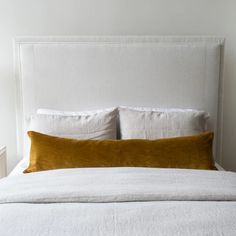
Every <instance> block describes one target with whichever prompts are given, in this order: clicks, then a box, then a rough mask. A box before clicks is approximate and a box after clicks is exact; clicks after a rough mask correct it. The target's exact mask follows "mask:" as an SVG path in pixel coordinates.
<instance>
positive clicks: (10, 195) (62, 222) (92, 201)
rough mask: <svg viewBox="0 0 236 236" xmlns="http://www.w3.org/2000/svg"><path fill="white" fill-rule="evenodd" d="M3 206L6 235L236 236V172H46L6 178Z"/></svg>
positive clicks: (1, 225) (0, 186) (1, 188)
mask: <svg viewBox="0 0 236 236" xmlns="http://www.w3.org/2000/svg"><path fill="white" fill-rule="evenodd" d="M0 203H1V204H0V235H4V236H7V235H11V236H12V235H109V236H110V235H122V236H123V235H236V224H235V222H236V173H233V172H225V171H201V170H183V169H182V170H181V169H151V168H93V169H90V168H88V169H64V170H54V171H45V172H38V173H31V174H26V175H19V176H11V177H8V178H5V179H2V180H1V181H0ZM13 221H14V224H13V223H12V222H13ZM3 233H4V234H3Z"/></svg>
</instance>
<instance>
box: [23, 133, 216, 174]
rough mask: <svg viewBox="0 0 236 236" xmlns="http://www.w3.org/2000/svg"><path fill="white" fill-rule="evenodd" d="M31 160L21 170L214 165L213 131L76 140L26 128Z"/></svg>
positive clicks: (208, 166)
mask: <svg viewBox="0 0 236 236" xmlns="http://www.w3.org/2000/svg"><path fill="white" fill-rule="evenodd" d="M28 135H29V137H30V139H31V150H30V164H29V167H28V168H27V169H26V170H25V171H24V173H30V172H35V171H43V170H52V169H61V168H79V167H160V168H188V169H207V170H213V169H215V166H214V161H213V155H212V142H213V133H211V132H207V133H202V134H199V135H195V136H188V137H177V138H167V139H158V140H143V139H140V140H139V139H131V140H75V139H67V138H61V137H54V136H49V135H45V134H41V133H37V132H33V131H29V132H28Z"/></svg>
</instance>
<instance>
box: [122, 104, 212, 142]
mask: <svg viewBox="0 0 236 236" xmlns="http://www.w3.org/2000/svg"><path fill="white" fill-rule="evenodd" d="M208 118H209V114H208V113H206V112H204V111H198V110H192V109H158V108H130V107H120V108H119V120H120V133H121V139H159V138H168V137H179V136H188V135H195V134H198V133H201V132H204V131H206V128H207V119H208Z"/></svg>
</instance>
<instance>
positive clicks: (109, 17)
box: [0, 0, 236, 170]
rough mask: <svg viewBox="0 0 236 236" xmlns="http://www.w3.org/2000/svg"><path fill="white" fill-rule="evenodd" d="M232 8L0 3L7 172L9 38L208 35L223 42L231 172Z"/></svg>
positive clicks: (0, 98) (156, 1)
mask: <svg viewBox="0 0 236 236" xmlns="http://www.w3.org/2000/svg"><path fill="white" fill-rule="evenodd" d="M233 7H234V8H233ZM235 7H236V6H235V1H234V0H225V1H222V0H197V1H196V0H177V1H173V0H100V1H96V0H60V1H58V0H40V1H39V0H21V1H18V0H10V1H9V0H0V145H6V146H7V148H8V164H9V166H8V169H9V170H11V169H12V168H13V166H14V165H15V164H16V156H15V155H16V154H15V153H16V135H15V105H14V104H15V83H14V77H13V47H12V38H14V37H15V36H31V35H37V36H38V35H143V34H149V35H205V34H207V35H219V36H222V35H223V36H224V35H225V36H226V39H227V50H226V62H227V66H226V81H225V94H226V97H225V109H224V111H225V124H224V128H225V132H224V147H223V153H224V159H223V165H224V166H225V167H226V168H228V169H232V170H233V169H234V170H236V157H235V155H234V153H236V145H234V140H236V127H235V126H234V121H236V111H235V110H234V111H232V110H233V109H234V108H235V105H236V104H235V103H236V94H235V93H234V89H236V69H235V68H236V66H234V63H235V62H236V45H235V43H234V42H235V39H236V28H235V26H234V23H233V22H234V21H236V17H235V14H234V10H235V9H236V8H235Z"/></svg>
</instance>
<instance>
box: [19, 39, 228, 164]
mask: <svg viewBox="0 0 236 236" xmlns="http://www.w3.org/2000/svg"><path fill="white" fill-rule="evenodd" d="M223 44H224V40H223V39H221V38H215V37H156V36H140V37H133V36H131V37H130V36H128V37H123V36H122V37H118V36H114V37H103V36H102V37H37V38H36V37H31V38H25V37H19V38H16V40H15V49H16V50H15V51H16V54H15V58H16V79H17V84H18V85H17V87H18V97H17V109H18V110H17V127H18V130H17V131H18V155H19V158H20V157H22V155H23V146H24V138H25V127H26V124H27V121H28V118H29V116H30V115H32V114H34V113H35V111H36V110H37V109H38V108H50V109H60V110H90V109H94V108H95V109H98V108H104V107H112V106H118V105H129V106H148V107H164V108H194V109H202V110H205V111H208V112H209V113H210V115H211V119H210V121H209V127H210V129H213V130H214V131H215V133H216V151H215V152H216V160H217V161H218V162H220V159H221V132H222V131H221V127H222V125H221V123H222V113H221V110H222V81H221V79H222V58H223V57H222V55H223V53H222V52H223Z"/></svg>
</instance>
